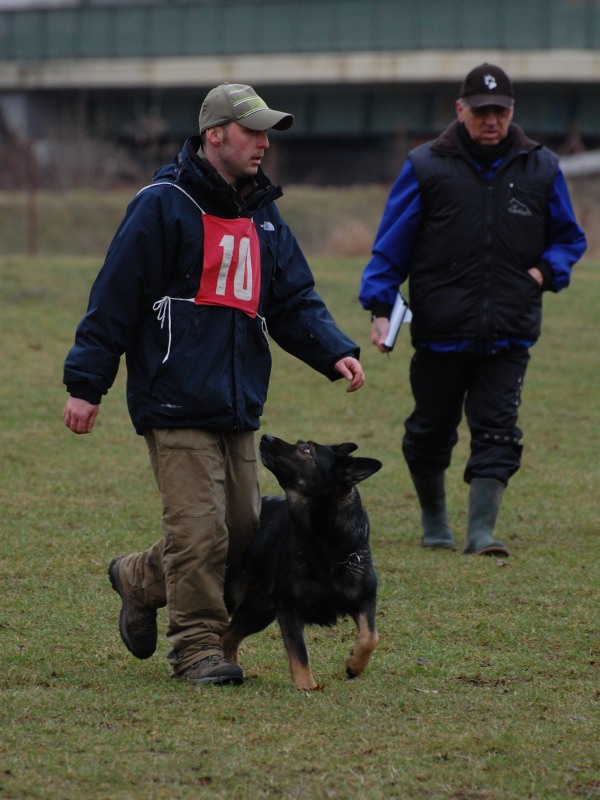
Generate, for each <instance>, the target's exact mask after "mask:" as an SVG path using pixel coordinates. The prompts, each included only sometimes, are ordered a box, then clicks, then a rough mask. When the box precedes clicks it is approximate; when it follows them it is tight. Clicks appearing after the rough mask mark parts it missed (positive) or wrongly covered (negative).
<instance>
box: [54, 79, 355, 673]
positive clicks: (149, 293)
mask: <svg viewBox="0 0 600 800" xmlns="http://www.w3.org/2000/svg"><path fill="white" fill-rule="evenodd" d="M293 121H294V118H293V116H292V115H291V114H288V113H286V112H283V111H276V110H274V109H271V108H269V107H268V106H267V104H266V103H265V101H264V100H263V99H262V98H261V97H259V95H257V94H256V92H255V91H254V89H252V87H251V86H247V85H245V84H229V83H226V84H223V85H221V86H217V87H216V88H215V89H213V90H212V91H210V92H209V93H208V95H207V97H206V99H205V101H204V103H203V104H202V108H201V110H200V136H194V137H191V138H190V139H188V140H187V141H186V143H185V144H184V147H183V149H182V151H181V153H180V154H179V156H178V157H177V158H175V159H174V160H173V161H172V162H171V163H170V164H168V165H166V166H164V167H162V168H161V169H159V170H158V171H157V172H156V173H155V175H154V178H153V181H152V183H151V184H150V185H149V186H146V187H144V188H143V189H142V190H141V191H140V192H138V194H137V196H136V197H135V198H134V200H133V201H132V202H131V203H130V205H129V207H128V209H127V212H126V215H125V218H124V220H123V222H122V223H121V225H120V227H119V229H118V230H117V232H116V234H115V237H114V239H113V241H112V243H111V245H110V248H109V250H108V254H107V256H106V259H105V262H104V265H103V267H102V269H101V270H100V273H99V274H98V276H97V278H96V281H95V283H94V285H93V287H92V291H91V296H90V302H89V306H88V310H87V313H86V314H85V316H84V317H83V319H82V320H81V322H80V323H79V326H78V328H77V332H76V336H75V343H74V345H73V347H72V348H71V350H70V352H69V353H68V355H67V358H66V362H65V369H64V382H65V384H66V387H67V391H68V392H69V394H70V398H69V400H68V401H67V404H66V406H65V410H64V421H65V424H66V425H67V427H68V428H70V430H72V431H73V432H74V433H79V434H84V433H89V432H90V431H91V430H92V429H93V427H94V423H95V420H96V417H97V414H98V410H99V405H100V400H101V398H102V396H103V395H105V394H106V393H107V391H108V389H109V388H110V386H111V385H112V383H113V381H114V379H115V376H116V374H117V369H118V366H119V361H120V358H121V356H122V354H123V353H124V354H125V355H126V360H127V400H128V406H129V412H130V415H131V419H132V422H133V425H134V427H135V430H136V432H137V433H138V434H140V435H143V436H144V438H145V440H146V443H147V446H148V452H149V456H150V462H151V465H152V468H153V471H154V475H155V478H156V483H157V485H158V488H159V491H160V494H161V498H162V504H163V514H162V531H163V537H162V538H161V539H160V540H159V541H157V542H156V543H155V544H154V545H153V546H152V547H151V548H150V549H148V550H145V551H143V552H138V553H133V554H130V555H127V556H122V557H118V558H115V559H113V560H112V561H111V563H110V565H109V578H110V581H111V584H112V586H113V588H114V589H115V591H117V592H118V593H119V595H120V597H121V601H122V606H121V611H120V617H119V629H120V633H121V638H122V639H123V642H124V643H125V645H126V646H127V648H128V649H129V650H130V651H131V653H133V655H135V656H136V657H137V658H142V659H143V658H148V657H149V656H151V655H152V654H153V653H154V651H155V649H156V644H157V609H158V608H160V607H162V606H165V605H166V606H168V629H167V639H168V641H169V644H170V646H171V651H170V653H169V661H170V662H171V665H172V668H173V675H174V677H177V678H182V679H184V680H188V681H193V682H195V683H199V684H204V683H213V684H223V683H235V684H237V683H241V682H242V680H243V672H242V670H241V668H240V667H239V666H238V665H237V664H231V663H229V662H227V661H226V660H225V659H224V657H223V653H222V649H221V645H220V636H221V634H222V633H223V632H224V630H225V628H226V627H227V624H228V615H227V611H226V608H225V604H224V599H223V580H224V575H225V566H226V563H227V561H228V560H233V559H235V557H236V556H237V555H238V554H239V553H240V552H241V551H242V550H243V548H244V547H245V545H246V544H247V542H248V541H249V540H250V538H251V537H252V536H253V535H254V533H255V532H256V529H257V526H258V522H259V513H260V505H261V497H260V491H259V486H258V469H257V460H256V447H255V439H254V437H255V431H256V430H257V429H258V428H259V425H260V416H261V413H262V410H263V405H264V402H265V399H266V395H267V387H268V382H269V376H270V371H271V355H270V350H269V337H270V336H271V337H272V338H273V339H274V340H275V341H276V342H277V343H278V344H279V345H280V346H281V347H282V348H283V349H284V350H287V351H288V352H289V353H291V354H292V355H294V356H296V357H298V358H300V359H301V360H302V361H304V362H305V363H306V364H308V365H309V366H310V367H312V368H313V369H315V370H317V371H318V372H320V373H322V374H323V375H325V376H326V377H328V378H329V379H330V380H332V381H333V380H336V379H337V378H340V377H343V378H346V379H347V380H348V381H349V385H348V391H350V392H353V391H356V390H357V389H359V388H360V387H361V386H362V385H363V382H364V374H363V370H362V367H361V365H360V363H359V361H358V360H357V359H358V355H359V348H358V347H357V345H356V344H355V343H354V342H353V341H352V340H350V339H349V338H348V337H347V336H346V335H345V334H343V333H342V332H341V331H340V330H339V329H338V328H337V326H336V324H335V322H334V320H333V319H332V317H331V315H330V314H329V312H328V310H327V308H326V307H325V305H324V303H323V301H322V299H321V298H320V297H319V295H318V294H317V293H316V291H315V287H314V280H313V276H312V274H311V271H310V268H309V266H308V264H307V262H306V260H305V258H304V256H303V255H302V252H301V251H300V248H299V246H298V244H297V243H296V240H295V238H294V236H293V234H292V232H291V231H290V229H289V228H288V226H287V225H286V223H285V221H284V220H283V219H282V217H281V216H280V214H279V211H278V209H277V207H276V205H275V200H277V198H279V197H281V195H282V192H281V189H280V188H279V187H276V186H273V185H272V184H271V183H270V181H269V180H268V179H267V177H266V176H265V174H264V173H263V171H262V168H261V164H262V160H263V157H264V155H265V152H266V150H267V148H268V147H269V135H268V133H267V131H268V130H269V129H270V128H275V129H279V130H285V129H287V128H289V127H290V126H291V125H292V124H293Z"/></svg>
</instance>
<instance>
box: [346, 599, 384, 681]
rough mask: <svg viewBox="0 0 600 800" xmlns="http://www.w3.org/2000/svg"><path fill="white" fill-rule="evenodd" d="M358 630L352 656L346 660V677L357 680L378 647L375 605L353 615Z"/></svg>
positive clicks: (351, 652)
mask: <svg viewBox="0 0 600 800" xmlns="http://www.w3.org/2000/svg"><path fill="white" fill-rule="evenodd" d="M352 617H353V619H354V621H355V622H356V627H357V628H358V637H357V639H356V642H355V644H354V647H353V648H352V650H351V651H350V655H349V656H348V658H347V659H346V675H347V676H348V677H349V678H356V677H357V676H358V675H360V673H361V672H362V671H363V670H364V669H365V668H366V666H367V664H368V663H369V661H370V660H371V656H372V655H373V650H375V648H376V647H377V641H378V639H379V637H378V636H377V629H376V626H375V604H372V605H370V606H369V607H367V608H365V609H363V610H362V611H360V612H359V613H357V614H353V615H352Z"/></svg>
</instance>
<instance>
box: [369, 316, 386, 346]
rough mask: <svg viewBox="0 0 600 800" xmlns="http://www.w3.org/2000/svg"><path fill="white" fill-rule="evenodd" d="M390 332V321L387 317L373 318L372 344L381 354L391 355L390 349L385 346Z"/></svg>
mask: <svg viewBox="0 0 600 800" xmlns="http://www.w3.org/2000/svg"><path fill="white" fill-rule="evenodd" d="M389 332H390V321H389V319H388V318H387V317H373V319H372V320H371V344H374V345H375V347H376V348H377V349H378V350H379V351H380V352H381V353H389V352H390V348H389V347H386V346H385V345H384V342H385V340H386V339H387V335H388V333H389Z"/></svg>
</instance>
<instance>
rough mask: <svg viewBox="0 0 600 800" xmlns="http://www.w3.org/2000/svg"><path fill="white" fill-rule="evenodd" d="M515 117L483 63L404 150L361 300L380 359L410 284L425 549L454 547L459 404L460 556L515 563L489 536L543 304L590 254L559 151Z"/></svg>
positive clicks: (407, 453)
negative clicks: (463, 526) (463, 486)
mask: <svg viewBox="0 0 600 800" xmlns="http://www.w3.org/2000/svg"><path fill="white" fill-rule="evenodd" d="M513 113H514V91H513V86H512V82H511V81H510V79H509V77H508V76H507V75H506V73H505V72H504V70H502V69H501V68H500V67H498V66H496V65H494V64H481V65H479V66H478V67H475V69H473V70H471V72H469V74H468V75H467V76H466V77H465V79H464V81H463V83H462V86H461V89H460V92H459V99H458V100H457V101H456V115H457V119H456V120H455V121H454V122H453V123H452V124H451V125H450V126H449V127H448V128H447V129H446V130H445V131H444V132H443V133H442V134H441V135H440V136H439V137H438V138H437V139H436V140H435V141H433V142H429V143H426V144H424V145H422V146H420V147H417V148H416V149H415V150H412V151H411V152H410V153H409V155H408V159H407V160H406V163H405V164H404V167H403V169H402V171H401V173H400V175H399V176H398V179H397V181H396V183H395V185H394V186H393V188H392V190H391V193H390V196H389V198H388V202H387V205H386V208H385V210H384V213H383V218H382V221H381V224H380V227H379V231H378V233H377V237H376V239H375V244H374V245H373V252H372V258H371V260H370V261H369V263H368V264H367V266H366V267H365V270H364V272H363V276H362V286H361V291H360V299H361V302H362V304H363V306H364V308H366V309H368V310H369V311H370V312H371V315H372V328H371V341H372V343H373V344H374V345H375V346H376V347H377V348H378V349H379V350H381V351H382V352H386V351H387V349H388V348H387V347H386V345H385V341H386V338H387V334H388V331H389V324H390V320H389V317H390V310H391V308H392V305H393V303H394V300H395V297H396V296H397V291H398V287H399V285H400V284H402V283H403V282H404V281H405V280H406V279H407V278H408V281H409V294H410V308H411V311H412V321H411V338H412V343H413V346H414V348H415V351H416V352H415V354H414V355H413V358H412V362H411V368H410V380H411V387H412V391H413V395H414V399H415V406H414V410H413V412H412V414H411V415H410V416H409V417H408V419H407V420H406V422H405V434H404V438H403V442H402V446H403V452H404V457H405V459H406V462H407V464H408V467H409V470H410V474H411V478H412V481H413V483H414V486H415V489H416V492H417V496H418V499H419V503H420V506H421V512H422V514H421V517H422V526H423V534H422V539H421V541H422V544H423V545H424V546H425V547H428V548H446V549H455V540H454V535H453V533H452V531H451V528H450V526H449V523H448V515H447V510H446V498H445V485H444V475H445V471H446V469H447V468H448V467H449V465H450V457H451V453H452V450H453V447H454V445H455V444H456V442H457V438H458V436H457V428H458V425H459V423H460V421H461V418H462V414H463V408H464V412H465V415H466V419H467V423H468V425H469V429H470V433H471V452H470V456H469V459H468V462H467V465H466V469H465V473H464V480H465V481H466V483H468V484H469V485H470V489H469V505H468V519H467V531H466V542H465V545H464V549H463V552H464V553H466V554H482V555H498V556H507V555H508V549H507V547H506V545H505V544H504V542H502V541H500V540H498V539H497V538H496V537H495V536H494V529H495V525H496V519H497V515H498V512H499V509H500V502H501V499H502V495H503V492H504V489H505V487H506V486H507V484H508V481H509V479H510V478H511V476H512V475H513V474H514V473H515V472H516V471H517V470H518V469H519V467H520V463H521V451H522V446H521V444H520V441H521V437H522V433H521V430H520V429H519V428H518V427H517V417H518V409H519V404H520V400H521V391H522V388H523V380H524V377H525V371H526V368H527V363H528V361H529V348H530V347H531V346H532V345H533V344H534V343H535V341H536V340H537V338H538V336H539V334H540V324H541V316H542V295H543V293H544V292H546V291H551V292H559V291H560V290H561V289H564V288H565V287H566V286H567V285H568V284H569V280H570V274H571V268H572V267H573V265H574V264H575V263H576V262H577V261H578V259H579V258H581V256H582V255H583V253H584V251H585V247H586V241H585V236H584V234H583V231H582V230H581V228H580V227H579V226H578V224H577V222H576V220H575V217H574V215H573V209H572V207H571V201H570V198H569V192H568V190H567V185H566V183H565V179H564V177H563V175H562V172H561V170H560V167H559V165H558V158H557V156H556V155H555V154H554V153H552V152H551V151H550V150H548V149H547V148H546V147H542V145H540V144H539V143H537V142H535V141H533V140H532V139H530V138H528V137H527V136H526V135H525V133H524V132H523V131H522V130H521V128H520V127H519V126H517V125H515V124H514V123H513V122H512V118H513Z"/></svg>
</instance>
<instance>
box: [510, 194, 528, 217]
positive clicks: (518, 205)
mask: <svg viewBox="0 0 600 800" xmlns="http://www.w3.org/2000/svg"><path fill="white" fill-rule="evenodd" d="M508 213H509V214H519V216H521V217H532V216H533V214H532V213H531V211H530V210H529V208H528V207H527V206H526V205H525V203H522V202H521V201H520V200H517V199H516V197H511V198H510V202H509V204H508Z"/></svg>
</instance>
